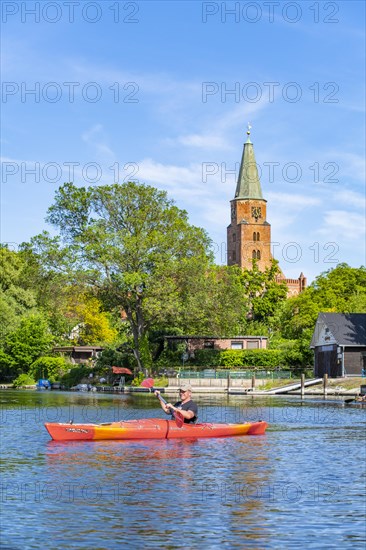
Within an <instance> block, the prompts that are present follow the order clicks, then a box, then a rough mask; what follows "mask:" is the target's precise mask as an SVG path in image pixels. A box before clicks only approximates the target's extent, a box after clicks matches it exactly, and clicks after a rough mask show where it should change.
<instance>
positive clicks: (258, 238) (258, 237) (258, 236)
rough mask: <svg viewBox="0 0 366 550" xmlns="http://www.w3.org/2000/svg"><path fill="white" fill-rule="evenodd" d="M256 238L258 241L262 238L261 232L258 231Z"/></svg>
mask: <svg viewBox="0 0 366 550" xmlns="http://www.w3.org/2000/svg"><path fill="white" fill-rule="evenodd" d="M254 240H257V241H260V240H261V237H260V235H259V232H257V238H256V239H254Z"/></svg>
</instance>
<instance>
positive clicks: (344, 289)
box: [281, 264, 366, 342]
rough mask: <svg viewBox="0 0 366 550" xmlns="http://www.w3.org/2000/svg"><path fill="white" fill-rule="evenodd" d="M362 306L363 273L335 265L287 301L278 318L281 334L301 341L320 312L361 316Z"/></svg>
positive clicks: (365, 278)
mask: <svg viewBox="0 0 366 550" xmlns="http://www.w3.org/2000/svg"><path fill="white" fill-rule="evenodd" d="M365 306H366V269H365V268H364V267H360V268H353V267H350V266H348V265H347V264H339V265H338V266H337V267H336V268H334V269H330V270H328V271H326V272H324V273H321V274H320V275H319V276H318V277H316V279H315V281H314V282H313V283H312V284H311V285H310V286H309V287H308V288H307V289H305V291H304V292H302V293H301V294H299V295H298V296H295V297H294V298H290V299H289V300H287V302H286V303H285V304H284V307H283V310H282V314H281V326H282V333H283V335H284V336H285V337H287V338H301V337H302V335H303V332H304V331H306V330H307V329H310V332H308V335H309V334H311V331H312V330H313V329H314V326H315V322H316V319H317V317H318V314H319V313H320V312H336V313H364V312H366V307H365ZM309 342H310V337H309Z"/></svg>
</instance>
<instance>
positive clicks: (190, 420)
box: [155, 384, 198, 424]
mask: <svg viewBox="0 0 366 550" xmlns="http://www.w3.org/2000/svg"><path fill="white" fill-rule="evenodd" d="M155 395H160V392H159V391H158V390H156V391H155ZM179 397H180V401H178V402H177V403H175V404H174V405H172V404H171V403H167V404H166V405H165V403H162V402H161V401H160V405H161V408H162V409H163V411H164V412H165V413H166V414H172V412H173V411H179V412H180V413H181V415H182V416H183V418H184V423H185V424H194V423H195V422H197V416H198V407H197V404H196V403H195V402H194V401H192V386H191V385H190V384H182V385H181V387H180V388H179Z"/></svg>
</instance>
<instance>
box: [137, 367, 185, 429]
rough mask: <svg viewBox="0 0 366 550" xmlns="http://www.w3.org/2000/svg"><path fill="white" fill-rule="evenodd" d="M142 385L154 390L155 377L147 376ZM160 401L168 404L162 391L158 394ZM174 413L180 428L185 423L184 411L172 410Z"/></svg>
mask: <svg viewBox="0 0 366 550" xmlns="http://www.w3.org/2000/svg"><path fill="white" fill-rule="evenodd" d="M141 386H142V387H143V388H149V390H151V391H153V389H154V388H153V386H154V379H153V378H146V379H145V380H143V381H142V382H141ZM156 397H157V398H158V399H159V401H161V403H163V404H164V405H166V404H167V402H166V401H165V399H164V398H163V397H161V395H160V393H158V394H157V396H156ZM172 415H173V416H174V419H175V423H176V425H177V427H178V428H181V427H182V426H183V424H184V416H183V415H182V413H180V412H179V411H172Z"/></svg>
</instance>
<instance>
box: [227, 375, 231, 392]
mask: <svg viewBox="0 0 366 550" xmlns="http://www.w3.org/2000/svg"><path fill="white" fill-rule="evenodd" d="M230 382H231V377H230V371H229V372H228V373H227V389H228V390H229V389H230Z"/></svg>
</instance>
